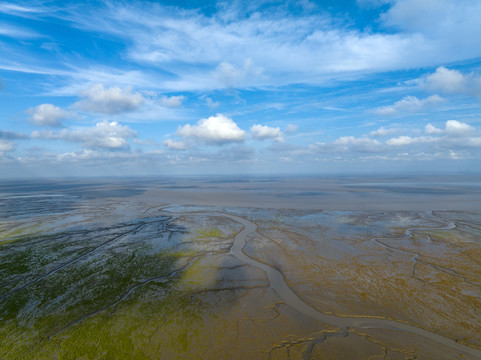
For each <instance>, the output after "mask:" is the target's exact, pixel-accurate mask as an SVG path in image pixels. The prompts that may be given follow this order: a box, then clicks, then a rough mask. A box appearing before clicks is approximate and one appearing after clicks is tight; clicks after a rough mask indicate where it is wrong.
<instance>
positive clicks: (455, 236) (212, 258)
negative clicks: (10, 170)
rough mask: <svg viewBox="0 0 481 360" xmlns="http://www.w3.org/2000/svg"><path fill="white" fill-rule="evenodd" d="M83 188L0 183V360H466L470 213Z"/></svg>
mask: <svg viewBox="0 0 481 360" xmlns="http://www.w3.org/2000/svg"><path fill="white" fill-rule="evenodd" d="M229 184H230V183H229ZM164 185H165V186H167V185H168V183H166V184H164ZM164 185H163V186H164ZM207 185H208V186H216V183H213V182H212V183H207ZM237 185H238V186H245V185H246V184H245V183H244V182H239V183H238V184H237ZM22 186H24V187H25V186H26V185H25V184H23V185H22ZM35 186H37V185H35ZM99 186H100V187H99V188H96V187H95V186H90V185H89V186H85V191H87V192H88V194H86V193H82V191H80V190H79V189H78V188H74V191H72V188H71V187H68V188H67V189H63V190H60V191H59V190H55V189H53V190H52V189H48V191H45V189H39V188H37V187H36V188H35V191H31V190H30V189H29V190H28V191H27V190H26V189H25V188H21V189H19V188H16V189H12V188H9V189H6V188H2V189H3V190H4V191H3V193H2V196H1V197H0V202H1V204H0V209H1V211H2V217H1V218H0V359H25V358H29V359H80V358H83V359H189V358H192V359H227V358H229V359H481V335H480V334H481V331H480V330H479V329H480V323H481V289H480V287H481V211H476V210H473V209H472V207H474V206H472V207H471V208H470V209H467V210H455V211H448V210H445V209H435V210H434V211H432V210H428V209H408V210H386V209H383V210H359V209H356V210H352V211H345V210H337V209H333V210H332V209H331V210H324V209H317V210H316V209H311V208H309V209H302V208H299V207H300V206H299V207H298V206H296V207H294V208H291V209H287V208H284V207H277V206H273V208H269V206H268V205H269V204H267V203H266V204H265V206H264V207H242V206H230V205H224V204H219V203H218V202H219V201H217V202H216V201H213V204H212V206H207V205H205V203H204V200H202V201H197V202H196V201H195V200H196V199H195V198H192V199H191V200H192V202H191V205H187V204H176V203H173V202H169V201H165V200H166V198H164V197H162V196H161V193H159V189H158V188H154V189H148V188H147V187H144V188H142V189H140V188H141V186H139V188H138V189H137V190H136V191H134V192H131V191H127V192H126V193H125V194H124V195H125V196H120V197H119V196H118V193H119V192H120V193H122V191H123V190H122V189H123V187H125V184H120V185H118V187H114V188H113V189H111V190H112V191H113V192H110V193H109V192H105V193H104V194H103V195H102V196H93V195H92V194H93V193H95V192H102V191H101V187H103V186H106V185H105V184H101V185H99ZM172 186H174V185H172ZM259 186H261V185H259ZM423 186H424V185H423ZM99 189H100V190H99ZM403 189H404V188H403ZM7 190H9V191H7ZM188 191H191V190H188ZM403 191H404V190H403ZM109 194H110V195H112V194H114V195H115V196H107V195H109ZM184 196H186V197H187V195H185V194H184ZM299 201H300V200H299ZM180 203H182V202H180ZM11 204H14V205H11ZM299 204H300V203H299ZM309 207H310V206H309Z"/></svg>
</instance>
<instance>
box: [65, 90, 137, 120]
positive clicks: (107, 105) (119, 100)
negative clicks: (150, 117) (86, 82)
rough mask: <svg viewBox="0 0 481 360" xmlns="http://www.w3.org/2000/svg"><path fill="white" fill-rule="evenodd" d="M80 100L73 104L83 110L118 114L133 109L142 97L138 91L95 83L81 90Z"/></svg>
mask: <svg viewBox="0 0 481 360" xmlns="http://www.w3.org/2000/svg"><path fill="white" fill-rule="evenodd" d="M80 96H81V97H82V98H83V99H82V100H80V101H78V102H76V103H75V104H74V107H75V108H78V109H80V110H82V111H85V112H91V113H101V114H120V113H125V112H130V111H134V110H136V109H137V108H139V107H140V106H141V105H142V104H143V103H144V102H145V99H144V97H143V96H142V95H141V94H139V93H132V91H131V90H130V89H121V88H119V87H111V88H105V87H104V85H102V84H96V85H93V86H91V87H90V88H88V89H86V90H84V91H82V92H81V93H80Z"/></svg>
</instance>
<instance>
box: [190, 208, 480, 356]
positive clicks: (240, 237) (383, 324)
mask: <svg viewBox="0 0 481 360" xmlns="http://www.w3.org/2000/svg"><path fill="white" fill-rule="evenodd" d="M184 214H185V213H184ZM195 214H196V215H200V214H201V213H199V212H196V213H195ZM202 214H205V215H214V216H222V217H227V218H229V219H232V220H234V221H236V222H238V223H240V224H242V225H243V226H244V228H243V229H242V231H241V232H239V233H238V234H237V235H236V236H235V239H234V244H233V245H232V247H231V249H230V253H231V254H232V255H233V256H235V257H236V258H237V259H238V260H240V261H242V262H244V263H246V264H249V265H252V266H254V267H257V268H259V269H262V270H264V271H265V272H266V274H267V278H268V280H269V283H270V286H271V288H272V289H273V290H274V291H275V292H276V293H277V294H278V295H279V296H280V298H281V299H282V300H283V301H284V302H285V303H286V304H288V305H290V306H292V307H293V308H295V309H296V310H298V311H299V312H301V313H303V314H305V315H307V316H310V317H311V318H314V319H317V320H319V321H322V322H324V323H327V324H330V325H334V326H337V327H340V328H345V329H348V328H361V329H373V328H382V329H390V330H399V331H405V332H409V333H411V334H415V335H419V336H422V337H424V338H426V339H429V340H432V341H435V342H438V343H440V344H443V345H446V346H449V347H451V348H452V349H455V350H457V351H460V352H464V353H467V354H470V355H472V356H475V357H477V358H479V359H481V350H478V349H476V348H472V347H469V346H466V345H463V344H460V343H458V342H456V341H454V340H452V339H450V338H447V337H445V336H442V335H439V334H436V333H433V332H430V331H428V330H424V329H422V328H418V327H416V326H413V325H409V324H406V323H402V322H398V321H395V320H390V319H380V318H371V317H347V316H342V317H340V316H336V315H331V314H325V313H322V312H320V311H317V310H316V309H314V308H313V307H311V306H310V305H308V304H307V303H305V302H304V301H303V300H302V299H300V298H299V297H298V296H297V295H296V293H295V292H294V291H292V290H291V289H290V288H289V287H288V286H287V284H286V281H285V279H284V276H283V275H282V273H281V272H280V271H278V270H277V269H275V268H274V267H272V266H270V265H267V264H264V263H261V262H259V261H257V260H255V259H253V258H251V257H249V256H247V255H246V254H245V253H244V252H243V250H242V249H243V248H244V246H245V244H246V241H247V236H248V235H249V234H251V233H254V232H255V231H256V230H257V225H256V224H254V223H252V222H250V221H248V220H246V219H244V218H242V217H239V216H235V215H232V214H228V213H221V212H208V213H207V212H206V213H202ZM436 221H438V222H440V221H442V220H441V219H436ZM443 222H444V221H443ZM445 223H446V224H447V225H446V226H445V227H442V228H443V229H444V228H452V227H454V226H455V225H454V224H453V223H451V222H445ZM425 229H431V230H432V228H410V229H407V230H406V232H405V234H406V235H407V236H412V231H414V230H425ZM438 229H441V228H438Z"/></svg>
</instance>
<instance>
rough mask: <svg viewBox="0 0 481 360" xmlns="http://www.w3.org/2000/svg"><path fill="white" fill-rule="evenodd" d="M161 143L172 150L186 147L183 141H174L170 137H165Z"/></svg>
mask: <svg viewBox="0 0 481 360" xmlns="http://www.w3.org/2000/svg"><path fill="white" fill-rule="evenodd" d="M162 145H164V146H165V147H166V148H169V149H173V150H185V149H187V144H186V143H184V142H183V141H175V140H172V139H165V140H164V141H163V142H162Z"/></svg>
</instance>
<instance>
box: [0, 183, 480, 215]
mask: <svg viewBox="0 0 481 360" xmlns="http://www.w3.org/2000/svg"><path fill="white" fill-rule="evenodd" d="M144 197H145V198H148V199H149V201H158V202H159V203H166V204H178V205H207V206H209V205H211V206H235V207H255V208H286V209H319V210H460V211H469V210H481V175H467V176H458V175H452V176H448V175H443V176H390V177H388V176H386V177H381V176H377V177H366V176H364V177H361V176H359V177H354V176H344V177H316V176H272V177H268V176H210V177H208V176H202V177H201V176H199V177H195V176H186V177H156V178H88V179H85V178H82V179H74V178H68V179H36V180H35V179H32V180H25V179H23V180H15V181H13V180H8V181H7V180H4V181H0V216H7V217H8V216H9V215H12V212H14V213H16V215H17V216H18V215H19V213H22V211H25V212H26V213H31V212H35V211H42V212H48V211H49V209H51V210H53V211H61V210H62V209H68V208H69V206H71V204H72V203H74V202H78V201H82V199H102V198H124V199H125V198H131V199H132V200H134V199H135V200H142V198H144ZM32 199H35V201H31V200H32ZM32 206H35V207H36V208H31V207H32ZM26 215H27V214H26Z"/></svg>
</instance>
